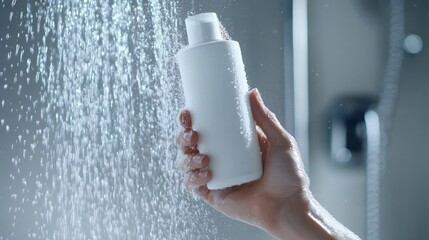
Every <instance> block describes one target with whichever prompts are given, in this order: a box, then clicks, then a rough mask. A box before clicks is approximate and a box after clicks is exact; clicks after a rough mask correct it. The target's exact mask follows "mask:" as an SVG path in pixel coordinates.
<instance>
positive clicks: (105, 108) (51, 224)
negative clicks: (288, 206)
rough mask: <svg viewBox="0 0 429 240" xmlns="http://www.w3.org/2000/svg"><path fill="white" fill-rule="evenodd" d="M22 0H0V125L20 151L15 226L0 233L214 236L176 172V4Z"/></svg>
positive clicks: (179, 29)
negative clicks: (0, 62)
mask: <svg viewBox="0 0 429 240" xmlns="http://www.w3.org/2000/svg"><path fill="white" fill-rule="evenodd" d="M22 2H23V1H21V3H16V1H4V0H3V1H2V7H3V8H5V7H11V9H12V10H11V11H10V16H8V17H9V18H10V19H9V21H10V22H11V23H12V22H14V21H15V22H16V19H18V20H19V21H20V23H19V26H15V28H17V29H20V31H18V33H16V32H13V31H11V32H10V33H6V34H5V35H4V36H3V37H2V39H1V40H0V42H3V43H4V44H5V46H6V48H7V49H8V51H9V52H10V55H8V61H9V63H11V66H10V67H9V68H7V69H6V68H5V69H0V71H1V72H0V75H3V73H6V74H8V75H7V76H5V77H4V84H3V88H4V92H6V91H7V92H8V93H13V96H9V97H8V96H5V97H3V96H2V99H3V103H2V105H3V106H1V107H2V108H8V109H10V110H11V112H12V115H13V116H16V118H17V119H15V120H14V119H6V120H7V121H6V122H5V120H4V119H3V120H2V122H1V128H3V129H6V130H7V132H9V133H10V136H18V138H17V139H14V143H13V144H12V148H13V149H18V148H19V149H21V150H19V153H16V151H15V153H16V157H13V160H12V162H13V164H14V171H13V173H12V174H11V175H10V178H11V179H12V180H11V181H13V182H14V184H11V187H10V189H9V191H10V198H11V199H10V201H11V202H13V203H14V204H13V205H12V207H11V208H9V214H10V215H11V216H12V217H11V219H13V221H12V222H11V223H10V224H12V228H11V229H14V230H13V231H12V232H11V233H8V234H6V233H5V235H4V236H2V235H1V234H2V233H0V239H3V237H4V239H9V238H10V239H15V238H22V236H24V237H26V238H33V239H213V233H214V232H215V231H216V229H215V228H214V227H213V224H212V223H211V222H210V220H209V218H208V217H207V214H208V213H207V210H204V208H202V205H201V203H198V202H196V201H195V200H193V199H192V198H190V197H189V195H188V194H187V193H186V192H185V191H184V189H183V187H182V184H181V181H182V176H181V174H180V173H179V172H178V171H177V168H176V158H177V150H176V146H175V144H174V136H175V134H176V132H177V131H178V129H177V128H178V127H177V120H176V118H177V113H178V111H179V109H180V107H181V106H182V105H183V100H182V99H183V98H182V92H181V91H182V90H181V89H182V87H181V85H180V81H179V76H178V71H177V66H176V62H175V61H176V60H175V54H176V52H177V50H178V49H179V48H180V47H181V44H182V43H183V42H184V37H183V32H184V26H183V22H184V21H183V20H184V17H185V15H186V9H185V10H184V9H181V8H179V7H178V2H177V0H176V1H160V0H143V1H136V0H110V1H104V0H82V1H80V0H79V1H75V0H51V1H32V0H28V1H27V2H25V1H24V3H22ZM9 5H10V6H9ZM15 5H16V6H15ZM18 5H20V6H18ZM12 25H13V24H10V26H12ZM11 28H12V27H11ZM11 28H10V29H11ZM8 29H9V27H8ZM12 35H13V36H12ZM15 44H16V46H14V45H15ZM19 44H21V45H19ZM14 62H15V63H17V64H15V63H14ZM14 64H15V65H14ZM18 69H22V70H18ZM10 72H15V74H13V73H11V74H9V73H10ZM2 99H0V100H2ZM5 101H6V102H5ZM5 105H6V106H5ZM17 105H21V107H16V106H17ZM18 118H19V119H18ZM14 121H17V122H18V124H15V125H14V124H13V122H14ZM19 123H22V124H21V125H25V127H23V126H21V125H20V124H19ZM10 126H15V127H13V129H11V130H9V128H10ZM5 134H6V133H5ZM5 136H6V135H5ZM29 166H32V167H29ZM15 183H19V184H15ZM27 185H28V186H27ZM21 189H22V190H21ZM27 218H28V219H29V220H28V221H26V220H25V219H27ZM23 223H27V224H28V226H24V227H20V226H16V225H15V224H23ZM20 229H23V230H22V232H21V230H20ZM204 229H211V230H205V231H204Z"/></svg>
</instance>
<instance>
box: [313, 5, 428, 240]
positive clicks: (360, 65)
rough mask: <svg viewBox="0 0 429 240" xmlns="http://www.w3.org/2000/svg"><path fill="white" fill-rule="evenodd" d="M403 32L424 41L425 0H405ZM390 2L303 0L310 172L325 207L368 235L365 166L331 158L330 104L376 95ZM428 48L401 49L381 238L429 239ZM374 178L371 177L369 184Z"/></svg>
mask: <svg viewBox="0 0 429 240" xmlns="http://www.w3.org/2000/svg"><path fill="white" fill-rule="evenodd" d="M403 2H404V10H405V33H406V34H409V33H416V34H418V35H419V36H420V37H421V38H422V39H423V44H427V39H428V38H429V31H428V30H427V25H428V24H429V17H428V14H427V13H428V9H429V4H428V2H427V1H423V0H413V1H403ZM388 4H389V1H387V0H386V1H339V0H321V1H309V9H308V11H309V81H310V89H309V91H310V154H311V157H310V176H311V181H312V189H313V192H314V194H315V195H316V198H318V199H319V200H320V202H321V203H322V205H323V206H325V207H326V208H327V209H328V211H329V212H330V213H332V214H333V215H334V217H336V218H337V219H338V220H340V221H341V222H342V223H344V224H345V225H346V226H347V227H349V228H351V229H352V230H353V231H355V232H356V233H357V234H358V235H359V236H361V237H362V238H363V239H365V238H366V227H365V224H366V223H365V218H366V214H365V212H366V171H365V167H339V166H336V165H335V164H333V162H332V161H330V160H331V159H330V155H329V154H330V153H329V147H328V136H327V133H328V129H327V128H328V126H329V124H328V122H327V121H328V119H327V115H328V112H329V110H330V109H329V107H330V104H331V102H332V100H333V99H335V98H336V97H338V96H342V95H356V94H359V95H362V94H363V95H370V96H374V97H379V91H380V84H381V81H382V79H383V77H384V70H385V67H386V60H387V48H388V29H389V25H388V24H389V22H388V20H389V15H388V13H389V10H388ZM428 58H429V53H428V50H427V48H426V46H424V47H423V51H422V52H420V53H419V54H417V55H411V54H405V55H404V59H403V65H402V70H401V76H400V85H399V96H398V101H397V104H396V109H395V111H394V117H393V122H392V130H391V132H390V133H389V134H390V144H389V147H388V149H387V158H386V161H385V162H383V163H382V166H381V169H382V170H381V186H380V187H381V199H380V211H381V216H380V217H381V219H380V220H381V229H380V230H381V235H380V236H381V239H398V240H399V239H428V238H429V235H428V234H429V233H428V231H429V230H428V229H429V219H428V216H429V212H428V211H429V204H428V203H429V192H428V191H426V190H423V189H426V188H427V187H426V185H427V183H429V175H428V174H427V171H428V170H429V161H428V154H429V152H428V151H429V150H428V147H427V146H428V145H429V137H428V133H429V128H428V126H427V123H428V122H429V111H428V109H429V108H428V107H427V106H428V103H429V98H428V96H429V95H428V94H427V91H429V82H428V81H427V76H428V74H429V73H428V68H427V63H428V61H429V59H428ZM374 184H375V183H374Z"/></svg>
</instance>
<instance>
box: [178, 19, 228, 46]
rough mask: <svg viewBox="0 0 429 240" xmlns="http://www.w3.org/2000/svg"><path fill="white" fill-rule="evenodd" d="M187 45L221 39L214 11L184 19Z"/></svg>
mask: <svg viewBox="0 0 429 240" xmlns="http://www.w3.org/2000/svg"><path fill="white" fill-rule="evenodd" d="M185 23H186V31H187V33H188V41H189V45H194V44H200V43H204V42H210V41H216V40H223V38H222V34H221V31H220V24H219V19H218V18H217V15H216V13H200V14H197V15H195V16H191V17H188V18H187V19H186V20H185Z"/></svg>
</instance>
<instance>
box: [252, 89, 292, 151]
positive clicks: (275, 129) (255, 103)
mask: <svg viewBox="0 0 429 240" xmlns="http://www.w3.org/2000/svg"><path fill="white" fill-rule="evenodd" d="M249 101H250V105H251V108H252V114H253V118H254V119H255V121H256V123H257V124H258V125H259V126H260V127H261V129H262V131H264V133H265V135H266V136H267V138H268V141H269V142H270V145H271V146H283V147H292V142H293V141H292V138H291V136H290V135H289V134H288V133H287V132H286V130H285V129H284V128H283V127H282V126H281V124H280V122H279V120H277V117H276V116H275V115H274V114H273V113H272V112H271V111H270V110H269V109H268V108H267V107H266V106H265V105H264V102H263V101H262V98H261V95H260V94H259V92H258V90H257V89H252V90H250V93H249ZM285 145H286V146H285Z"/></svg>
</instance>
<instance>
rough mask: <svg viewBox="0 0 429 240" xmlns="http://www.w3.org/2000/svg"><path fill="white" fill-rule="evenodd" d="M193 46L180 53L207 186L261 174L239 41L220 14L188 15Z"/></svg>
mask: <svg viewBox="0 0 429 240" xmlns="http://www.w3.org/2000/svg"><path fill="white" fill-rule="evenodd" d="M185 22H186V30H187V34H188V41H189V46H187V47H184V48H183V49H181V50H180V51H179V53H178V61H179V68H180V73H181V77H182V83H183V89H184V94H185V101H186V107H187V109H189V111H190V112H191V115H192V123H193V129H194V130H195V131H198V133H199V137H200V138H199V144H198V148H199V151H200V153H204V154H207V155H208V156H209V158H210V165H209V168H210V170H211V171H212V179H211V180H210V181H209V183H208V184H207V186H208V188H209V189H222V188H226V187H230V186H234V185H239V184H243V183H247V182H250V181H253V180H256V179H259V178H260V177H261V175H262V162H261V153H260V149H259V144H258V138H257V134H256V129H255V123H254V120H253V116H252V113H251V109H250V103H249V98H248V89H249V87H248V85H247V79H246V73H245V71H244V64H243V60H242V57H241V50H240V45H239V44H238V42H236V41H232V40H225V39H223V37H222V34H221V28H220V23H219V20H218V18H217V16H216V13H201V14H198V15H195V16H191V17H189V18H187V19H186V21H185Z"/></svg>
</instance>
